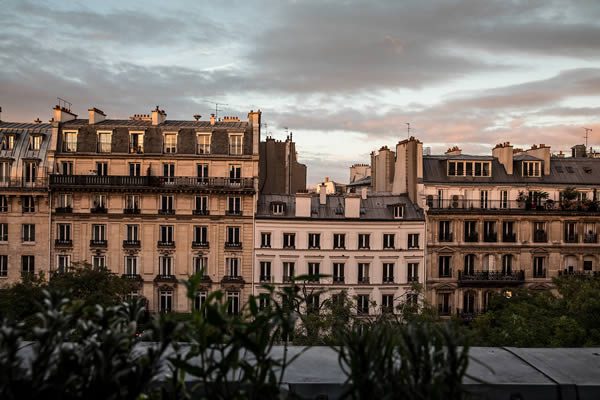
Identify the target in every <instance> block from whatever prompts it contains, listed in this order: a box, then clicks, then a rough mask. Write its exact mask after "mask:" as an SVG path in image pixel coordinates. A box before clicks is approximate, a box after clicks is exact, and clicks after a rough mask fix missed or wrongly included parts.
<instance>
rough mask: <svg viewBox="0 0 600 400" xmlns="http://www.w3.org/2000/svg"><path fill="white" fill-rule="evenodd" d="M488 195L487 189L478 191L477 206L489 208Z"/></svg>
mask: <svg viewBox="0 0 600 400" xmlns="http://www.w3.org/2000/svg"><path fill="white" fill-rule="evenodd" d="M488 197H489V191H487V190H480V191H479V208H483V209H487V208H489V202H488Z"/></svg>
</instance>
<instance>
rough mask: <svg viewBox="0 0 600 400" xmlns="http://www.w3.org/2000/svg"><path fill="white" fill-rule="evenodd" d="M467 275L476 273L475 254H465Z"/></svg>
mask: <svg viewBox="0 0 600 400" xmlns="http://www.w3.org/2000/svg"><path fill="white" fill-rule="evenodd" d="M464 267H465V272H464V274H465V275H473V274H475V254H467V255H465V265H464Z"/></svg>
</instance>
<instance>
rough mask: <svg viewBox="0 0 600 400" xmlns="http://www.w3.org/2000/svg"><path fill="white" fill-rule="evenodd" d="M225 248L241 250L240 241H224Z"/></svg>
mask: <svg viewBox="0 0 600 400" xmlns="http://www.w3.org/2000/svg"><path fill="white" fill-rule="evenodd" d="M225 249H228V250H241V249H242V243H240V242H225Z"/></svg>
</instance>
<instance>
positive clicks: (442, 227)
mask: <svg viewBox="0 0 600 400" xmlns="http://www.w3.org/2000/svg"><path fill="white" fill-rule="evenodd" d="M451 228H452V225H451V222H450V221H440V222H439V231H438V240H439V241H440V242H451V241H452V229H451Z"/></svg>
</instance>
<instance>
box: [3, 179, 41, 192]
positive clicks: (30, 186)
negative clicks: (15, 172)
mask: <svg viewBox="0 0 600 400" xmlns="http://www.w3.org/2000/svg"><path fill="white" fill-rule="evenodd" d="M0 188H8V189H24V190H34V189H46V190H47V189H48V178H36V179H34V180H33V181H32V182H28V181H26V180H25V179H12V178H11V179H9V178H7V177H3V178H2V179H1V181H0Z"/></svg>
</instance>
